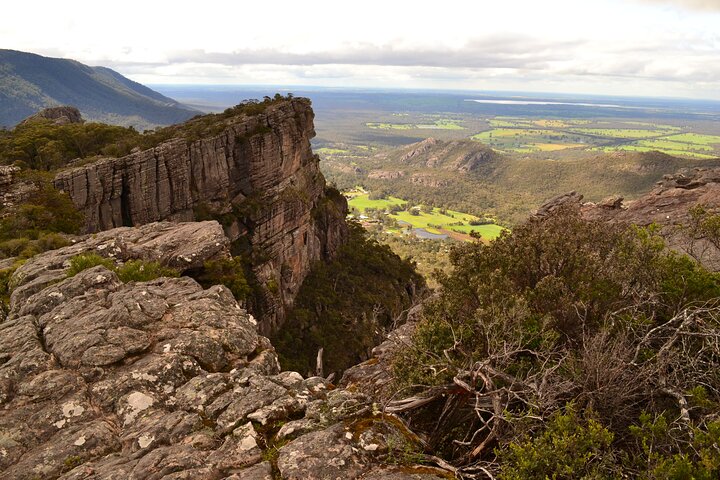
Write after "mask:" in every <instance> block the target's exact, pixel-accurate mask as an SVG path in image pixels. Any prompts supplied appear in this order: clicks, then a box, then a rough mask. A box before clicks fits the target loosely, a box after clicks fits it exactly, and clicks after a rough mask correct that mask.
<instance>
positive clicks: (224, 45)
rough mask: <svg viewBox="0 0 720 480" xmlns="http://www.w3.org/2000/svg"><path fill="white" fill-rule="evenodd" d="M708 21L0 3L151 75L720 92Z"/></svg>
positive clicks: (703, 12) (6, 43)
mask: <svg viewBox="0 0 720 480" xmlns="http://www.w3.org/2000/svg"><path fill="white" fill-rule="evenodd" d="M716 7H717V8H716ZM38 11H42V12H43V14H42V15H38V14H37V12H38ZM28 19H32V21H31V22H30V21H28ZM718 24H720V0H717V1H711V0H694V1H693V0H685V1H683V0H635V1H627V0H626V1H621V0H598V1H594V2H579V1H576V0H548V1H545V2H537V1H534V0H505V1H503V2H478V1H457V0H446V1H444V2H437V0H433V1H414V2H409V1H407V2H404V1H395V2H392V1H387V0H382V1H381V0H365V1H363V2H352V3H351V2H338V1H329V0H316V1H314V2H306V3H303V4H300V3H298V2H296V1H293V2H291V1H266V2H225V1H218V0H205V1H204V2H200V3H199V2H197V1H195V0H193V1H189V0H178V1H176V2H148V1H145V0H143V1H139V0H127V1H125V2H123V4H122V6H121V7H119V8H117V10H116V11H109V10H108V9H107V7H106V6H105V5H104V4H102V3H100V2H89V1H82V0H76V1H71V0H68V1H65V2H55V1H52V2H51V1H45V2H41V1H36V2H25V3H22V2H13V3H10V4H8V5H4V6H3V15H2V17H0V38H2V39H3V47H4V48H14V49H18V50H25V51H33V52H36V53H40V54H47V55H51V56H61V57H67V58H75V59H77V60H80V61H82V62H85V63H89V64H93V65H106V66H110V67H112V68H115V69H117V70H118V71H120V72H121V73H123V74H126V75H129V76H131V77H132V78H133V79H136V80H138V81H142V82H148V83H184V82H193V83H195V82H201V83H254V84H258V83H271V84H306V85H308V84H312V85H323V84H326V85H332V86H337V85H339V86H343V85H347V86H350V85H352V86H397V87H403V86H409V87H435V88H481V89H482V88H488V89H500V88H515V89H522V90H547V91H550V90H552V91H555V90H561V89H565V90H566V91H575V92H580V91H587V92H589V93H627V94H637V93H645V94H653V95H678V94H682V95H690V96H712V97H718V92H719V91H720V67H718V65H720V34H718V33H717V32H718V30H717V25H718Z"/></svg>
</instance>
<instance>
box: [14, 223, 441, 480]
mask: <svg viewBox="0 0 720 480" xmlns="http://www.w3.org/2000/svg"><path fill="white" fill-rule="evenodd" d="M229 243H230V242H229V239H227V238H225V237H224V235H223V232H222V228H221V227H220V225H219V224H217V223H216V222H202V223H182V224H173V223H155V224H149V225H145V226H143V227H140V228H127V227H124V228H119V229H114V230H110V231H107V232H102V233H100V234H98V235H95V236H89V237H88V238H86V239H85V240H84V241H80V242H77V243H75V244H74V245H71V246H68V247H64V248H62V249H59V250H55V251H50V252H46V253H43V254H40V255H38V256H36V257H33V258H32V259H30V260H28V261H27V263H25V264H24V265H23V266H22V267H21V268H20V269H19V270H18V271H17V272H16V273H15V275H14V276H13V279H12V281H13V284H14V287H15V289H14V292H13V296H12V300H11V313H10V316H9V318H8V320H6V321H5V322H3V323H0V477H2V478H3V479H8V480H33V479H38V478H42V479H57V478H61V479H63V480H91V479H92V480H113V479H116V480H119V479H132V480H156V479H158V480H159V479H162V480H182V479H186V480H221V479H225V480H239V479H243V480H273V479H286V480H290V479H297V480H299V479H308V480H311V479H341V478H342V479H365V480H412V479H415V480H432V479H440V478H448V474H447V472H446V471H445V472H443V471H440V470H438V469H433V468H428V467H416V466H414V465H412V462H409V461H408V459H407V458H406V457H403V455H407V452H408V451H412V449H414V448H419V444H418V439H417V437H415V436H414V435H413V434H412V432H410V431H409V430H407V428H406V427H405V426H404V424H403V423H402V421H400V420H399V419H398V418H396V417H394V416H392V415H388V414H383V413H380V411H379V409H378V407H377V406H376V405H373V404H372V402H371V400H370V398H369V397H368V396H367V395H365V394H364V393H358V392H357V391H356V390H345V389H334V388H333V387H332V386H331V385H330V384H329V383H327V382H326V381H325V380H323V379H322V378H317V377H315V378H306V379H304V378H303V377H302V376H301V375H299V374H298V373H295V372H280V370H279V367H278V361H277V356H276V355H275V352H274V350H273V348H272V346H271V345H270V343H269V342H268V340H267V339H266V338H264V337H262V336H260V335H259V334H258V332H257V325H256V322H255V320H254V319H253V317H252V316H251V315H249V314H248V313H247V312H246V311H245V310H244V309H242V308H241V307H240V306H239V305H238V304H237V303H236V302H235V300H234V299H233V297H232V295H231V294H230V292H229V290H227V289H226V288H225V287H222V286H214V287H211V288H209V289H206V290H204V289H203V288H202V287H201V286H200V285H199V284H197V283H196V282H195V281H194V280H192V279H191V278H188V277H181V278H159V279H156V280H152V281H149V282H130V283H126V284H125V283H122V282H121V281H120V280H119V279H118V277H117V276H116V274H115V273H114V272H112V271H110V270H108V269H107V268H105V267H103V266H96V267H92V268H90V269H87V270H84V271H81V272H80V273H78V274H76V275H75V276H73V277H70V278H68V277H67V268H68V263H69V262H68V260H69V259H70V258H72V257H73V256H75V255H77V254H79V253H82V252H94V253H96V254H99V255H102V256H105V257H107V258H110V259H114V261H116V262H123V261H128V260H132V259H143V260H155V261H158V262H160V263H161V264H163V265H167V266H175V267H176V268H178V269H181V270H182V269H192V268H193V267H194V266H196V265H200V264H202V263H203V262H204V261H206V260H208V259H214V258H217V257H222V256H227V255H228V247H229ZM398 462H400V463H403V464H404V465H403V466H402V467H398V466H397V465H393V463H395V464H396V463H398Z"/></svg>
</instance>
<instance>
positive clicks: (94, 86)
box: [0, 49, 199, 129]
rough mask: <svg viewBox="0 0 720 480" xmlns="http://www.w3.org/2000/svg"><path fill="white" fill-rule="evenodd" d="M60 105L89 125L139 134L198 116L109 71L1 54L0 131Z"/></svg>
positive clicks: (7, 52) (8, 52) (63, 61)
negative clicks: (110, 126) (94, 123)
mask: <svg viewBox="0 0 720 480" xmlns="http://www.w3.org/2000/svg"><path fill="white" fill-rule="evenodd" d="M60 105H72V106H75V107H77V108H78V109H79V110H80V112H81V113H82V115H83V117H84V118H85V119H87V120H91V121H101V122H105V123H111V124H116V125H124V126H130V125H132V126H134V127H136V128H139V129H145V128H151V127H154V126H157V125H169V124H173V123H178V122H182V121H184V120H187V119H188V118H190V117H192V116H194V115H196V114H197V113H199V112H197V111H196V110H193V109H191V108H190V107H187V106H184V105H182V104H180V103H178V102H177V101H175V100H173V99H172V98H169V97H166V96H164V95H162V94H160V93H158V92H156V91H154V90H151V89H150V88H148V87H146V86H144V85H141V84H139V83H137V82H133V81H132V80H130V79H128V78H126V77H123V76H122V75H120V74H119V73H117V72H115V71H114V70H111V69H109V68H105V67H90V66H87V65H83V64H82V63H80V62H77V61H75V60H67V59H61V58H49V57H43V56H40V55H35V54H32V53H25V52H18V51H15V50H2V49H0V126H6V127H12V126H14V125H15V124H17V123H18V122H20V121H21V120H23V119H24V118H26V117H28V116H30V115H32V114H34V113H35V112H37V111H38V110H41V109H43V108H46V107H55V106H60Z"/></svg>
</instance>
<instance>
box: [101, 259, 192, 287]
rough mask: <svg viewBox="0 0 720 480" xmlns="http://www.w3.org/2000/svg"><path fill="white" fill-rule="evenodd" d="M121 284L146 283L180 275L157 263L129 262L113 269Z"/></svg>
mask: <svg viewBox="0 0 720 480" xmlns="http://www.w3.org/2000/svg"><path fill="white" fill-rule="evenodd" d="M115 271H116V272H117V275H118V278H119V279H120V281H121V282H123V283H127V282H148V281H150V280H155V279H156V278H160V277H178V276H180V273H179V272H178V271H177V270H175V269H173V268H168V267H163V266H162V265H160V263H158V262H145V261H143V260H130V261H128V262H125V263H124V264H123V265H122V266H120V267H117V268H116V269H115Z"/></svg>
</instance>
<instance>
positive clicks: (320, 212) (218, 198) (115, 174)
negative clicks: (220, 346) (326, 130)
mask: <svg viewBox="0 0 720 480" xmlns="http://www.w3.org/2000/svg"><path fill="white" fill-rule="evenodd" d="M313 118H314V114H313V111H312V109H311V107H310V102H309V100H306V99H300V98H294V99H288V100H283V101H280V102H273V103H272V104H271V105H269V106H268V107H267V108H265V109H264V111H262V112H261V113H255V114H253V115H247V114H245V113H242V111H238V114H237V115H230V116H227V115H217V116H206V117H201V118H199V119H195V120H191V121H190V122H188V124H187V128H188V129H192V128H193V127H194V126H195V125H197V124H198V123H200V122H204V123H208V122H210V123H211V124H212V127H211V129H210V132H211V133H209V134H208V133H204V134H203V135H202V136H201V138H199V139H195V138H192V136H191V135H180V138H174V139H171V140H168V141H166V142H163V143H161V144H159V145H157V146H155V147H154V148H150V149H147V150H144V151H137V152H135V153H132V154H130V155H128V156H125V157H121V158H106V159H103V160H100V161H98V162H95V163H93V164H90V165H85V166H82V167H78V168H75V169H72V170H69V171H65V172H62V173H61V174H59V175H58V176H57V178H56V180H55V186H56V187H57V188H59V189H61V190H63V191H65V192H67V193H68V194H69V195H70V197H71V198H72V200H73V202H74V203H75V205H76V206H77V207H78V208H79V209H80V210H82V211H83V212H84V214H85V218H86V229H87V231H88V232H95V231H99V230H105V229H109V228H114V227H119V226H134V225H141V224H145V223H149V222H154V221H159V220H171V221H190V220H197V219H206V218H217V219H220V220H221V221H222V222H223V225H224V226H225V231H226V233H227V235H228V236H229V237H230V239H231V241H233V242H234V251H233V253H234V254H247V256H248V257H252V263H253V265H252V270H253V272H254V274H255V276H256V277H257V283H258V285H259V286H260V288H261V290H262V291H263V292H264V293H263V297H264V299H263V301H262V302H261V303H262V305H255V307H256V308H258V309H260V308H261V309H262V313H263V315H262V317H263V323H262V326H261V329H262V331H263V332H264V333H268V332H270V331H272V330H274V329H276V328H277V327H278V326H279V325H280V323H281V322H282V319H283V317H284V314H285V309H286V308H287V307H288V306H289V305H291V304H292V301H293V299H294V297H295V295H296V294H297V292H298V290H299V288H300V285H301V284H302V281H303V279H304V278H305V276H306V275H307V273H308V271H309V269H310V266H311V264H312V263H313V262H316V261H318V260H323V259H329V258H331V257H332V256H333V255H334V253H335V251H336V250H337V248H338V246H339V245H340V244H342V242H343V241H344V239H345V237H346V233H347V228H346V225H345V222H344V216H345V212H346V209H347V205H346V202H345V200H344V198H342V196H340V195H331V196H328V195H326V186H325V180H324V178H323V176H322V175H321V173H320V171H319V169H318V158H317V157H316V156H315V155H313V153H312V150H311V148H310V139H311V138H312V137H313V136H314V135H315V130H314V127H313ZM179 131H181V129H180V130H179Z"/></svg>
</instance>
